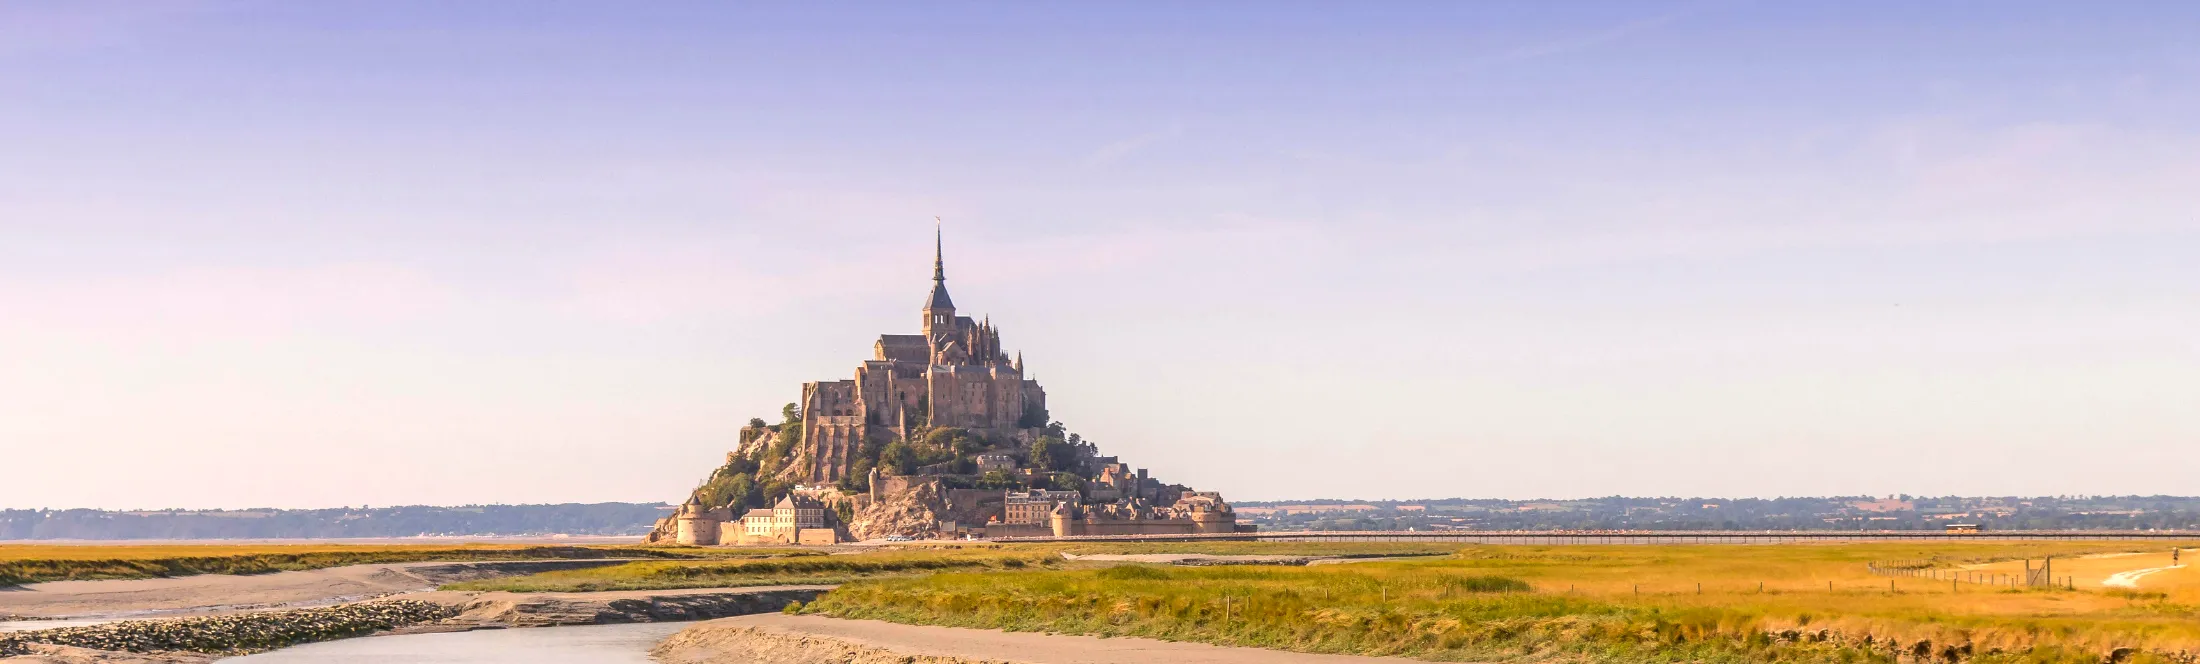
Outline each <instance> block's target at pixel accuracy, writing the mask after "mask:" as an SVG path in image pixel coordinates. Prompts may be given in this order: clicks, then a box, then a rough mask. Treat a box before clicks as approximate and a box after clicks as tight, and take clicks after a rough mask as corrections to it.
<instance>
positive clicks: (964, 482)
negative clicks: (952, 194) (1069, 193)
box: [646, 247, 1241, 545]
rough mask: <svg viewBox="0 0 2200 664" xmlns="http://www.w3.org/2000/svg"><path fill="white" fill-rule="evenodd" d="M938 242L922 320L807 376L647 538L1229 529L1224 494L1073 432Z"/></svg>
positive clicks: (780, 539)
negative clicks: (957, 280)
mask: <svg viewBox="0 0 2200 664" xmlns="http://www.w3.org/2000/svg"><path fill="white" fill-rule="evenodd" d="M939 249H940V248H939V247H935V250H934V254H933V259H932V290H931V293H930V294H929V295H928V296H927V297H926V298H925V301H924V307H923V309H922V310H921V315H922V318H921V323H920V325H919V328H918V329H919V333H918V334H883V335H879V338H878V341H877V342H875V343H873V344H872V347H871V358H870V359H868V360H865V361H864V362H863V364H861V365H860V366H858V367H856V370H855V377H854V378H852V379H849V380H838V381H821V382H815V383H806V384H804V385H803V386H802V397H801V400H800V401H797V402H795V403H790V404H787V406H786V407H785V408H783V409H781V412H780V417H781V421H780V422H779V423H778V424H768V423H766V422H765V421H763V420H762V419H752V420H750V421H749V425H748V426H745V427H742V429H741V434H740V440H739V443H738V445H737V447H735V449H734V450H733V451H732V452H731V453H728V454H727V455H726V464H725V465H724V466H721V467H719V468H718V469H717V470H716V471H715V472H713V473H712V474H711V476H710V477H709V478H708V479H706V480H704V482H703V483H702V485H701V486H698V487H696V489H695V490H694V491H692V492H691V493H690V494H689V496H688V499H687V501H686V502H685V503H684V504H683V505H681V507H680V508H679V511H678V512H677V513H675V514H674V515H672V516H670V517H667V518H665V519H662V520H660V521H659V522H658V523H657V527H656V529H655V530H654V531H652V532H651V533H650V534H649V535H648V537H647V540H646V541H649V542H653V543H680V544H699V545H720V544H726V545H735V544H828V543H834V542H842V541H848V540H851V539H871V538H877V537H891V536H905V537H920V538H921V537H941V536H962V535H970V536H980V537H987V538H997V537H1025V536H1077V535H1136V534H1190V533H1229V532H1236V531H1238V530H1239V529H1240V528H1241V527H1240V526H1238V525H1237V523H1236V514H1235V513H1234V512H1233V511H1232V510H1231V508H1230V505H1229V504H1228V503H1226V502H1224V501H1223V500H1222V497H1221V496H1220V495H1219V494H1215V493H1211V492H1200V491H1194V490H1192V489H1191V488H1190V487H1186V486H1183V485H1180V484H1169V483H1166V482H1162V481H1160V480H1157V479H1154V478H1153V477H1151V476H1149V475H1148V474H1147V472H1146V469H1143V468H1139V469H1133V468H1132V467H1131V466H1130V465H1128V464H1125V463H1122V462H1121V461H1119V460H1118V459H1116V458H1115V457H1110V456H1101V455H1100V452H1099V448H1098V447H1097V446H1096V445H1093V444H1092V443H1090V442H1088V441H1085V440H1083V439H1082V438H1080V437H1079V436H1078V435H1077V434H1073V433H1068V432H1067V431H1066V430H1065V429H1064V427H1063V426H1062V424H1061V423H1059V422H1054V421H1051V420H1050V419H1049V418H1048V414H1047V397H1046V390H1045V389H1044V388H1042V387H1040V386H1039V383H1038V381H1034V380H1030V379H1028V378H1026V377H1025V375H1024V363H1023V357H1022V354H1021V353H1018V354H1016V355H1014V356H1011V355H1010V354H1009V353H1008V351H1007V350H1006V347H1005V346H1004V345H1003V344H1002V343H1001V332H1000V330H999V329H998V328H995V327H994V326H993V324H992V321H990V320H987V319H981V318H973V317H970V316H963V315H959V314H957V313H956V310H955V302H954V299H953V298H951V297H949V296H948V294H947V273H946V264H945V261H944V260H942V258H943V255H942V252H941V251H939Z"/></svg>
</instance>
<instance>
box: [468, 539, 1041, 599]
mask: <svg viewBox="0 0 2200 664" xmlns="http://www.w3.org/2000/svg"><path fill="white" fill-rule="evenodd" d="M1063 564H1064V563H1063V561H1062V558H1061V556H1059V555H1056V554H1054V553H1052V552H1043V551H1006V550H1002V549H1000V548H998V547H972V548H929V547H927V548H916V549H911V550H882V551H874V552H865V553H852V554H845V555H832V556H805V557H791V558H774V559H766V560H746V561H663V562H657V561H650V562H634V563H627V564H624V565H614V566H610V567H597V568H591V569H581V570H565V571H558V572H544V573H540V574H530V575H527V576H518V577H511V578H505V579H488V580H483V581H469V582H465V583H455V584H450V585H446V586H444V587H443V589H444V590H506V591H513V592H594V591H604V590H666V589H673V588H725V587H736V586H762V585H791V584H825V583H845V582H849V581H854V580H857V579H866V578H878V577H887V576H909V575H919V574H930V573H936V572H942V571H971V572H979V571H1014V570H1024V569H1045V568H1050V567H1056V566H1060V565H1063Z"/></svg>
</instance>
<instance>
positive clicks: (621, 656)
mask: <svg viewBox="0 0 2200 664" xmlns="http://www.w3.org/2000/svg"><path fill="white" fill-rule="evenodd" d="M692 625H694V623H679V622H670V623H634V624H628V625H583V626H576V627H532V628H524V629H485V630H476V631H472V632H451V633H445V634H408V635H404V636H370V637H365V638H357V639H343V640H339V641H323V642H321V643H308V644H305V645H302V646H293V647H290V648H284V649H282V650H277V651H275V652H270V653H261V654H258V655H249V656H245V657H231V658H229V659H224V660H221V661H222V662H224V664H227V663H229V662H235V663H236V664H649V662H650V659H649V649H650V647H652V646H655V645H657V642H658V641H662V640H664V638H665V637H667V636H671V635H672V634H673V633H674V632H678V631H680V630H681V629H682V628H685V627H690V626H692Z"/></svg>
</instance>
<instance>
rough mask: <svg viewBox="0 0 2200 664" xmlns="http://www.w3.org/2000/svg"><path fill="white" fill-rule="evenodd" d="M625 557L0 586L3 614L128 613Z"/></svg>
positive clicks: (297, 599) (296, 601)
mask: <svg viewBox="0 0 2200 664" xmlns="http://www.w3.org/2000/svg"><path fill="white" fill-rule="evenodd" d="M619 562H624V561H618V560H552V561H517V562H469V563H450V562H440V563H401V564H387V565H352V566H348V567H331V568H328V569H317V570H309V571H303V572H276V573H273V574H253V575H244V576H239V575H228V574H200V575H196V576H182V577H173V578H165V579H126V580H112V581H55V582H51V583H34V584H30V585H27V586H19V587H12V588H0V616H10V615H12V616H22V617H29V618H130V617H145V616H160V615H180V614H187V613H221V612H227V611H243V610H251V609H264V608H273V607H298V606H316V605H324V604H337V603H342V602H349V601H355V600H361V599H367V598H372V597H379V596H382V595H389V594H394V593H401V592H414V591H421V590H433V589H434V588H435V587H436V586H439V585H442V584H444V583H450V582H454V581H467V580H473V579H486V578H496V577H500V576H510V575H514V574H527V573H533V572H537V571H544V570H550V569H573V568H578V567H595V566H602V565H610V564H617V563H619Z"/></svg>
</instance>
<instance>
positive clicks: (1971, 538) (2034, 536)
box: [990, 530, 2200, 545]
mask: <svg viewBox="0 0 2200 664" xmlns="http://www.w3.org/2000/svg"><path fill="white" fill-rule="evenodd" d="M1991 540H2063V541H2072V540H2160V541H2200V531H2190V530H1997V531H1985V532H1972V533H1951V532H1943V531H1937V530H1863V531H1858V530H1772V531H1762V530H1585V531H1568V530H1474V531H1461V530H1433V531H1396V530H1300V531H1276V532H1254V533H1208V534H1181V535H1077V536H1071V537H1002V538H997V539H993V540H990V541H995V542H1460V543H1468V544H1545V545H1556V544H1799V543H1811V542H1976V541H1991Z"/></svg>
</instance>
